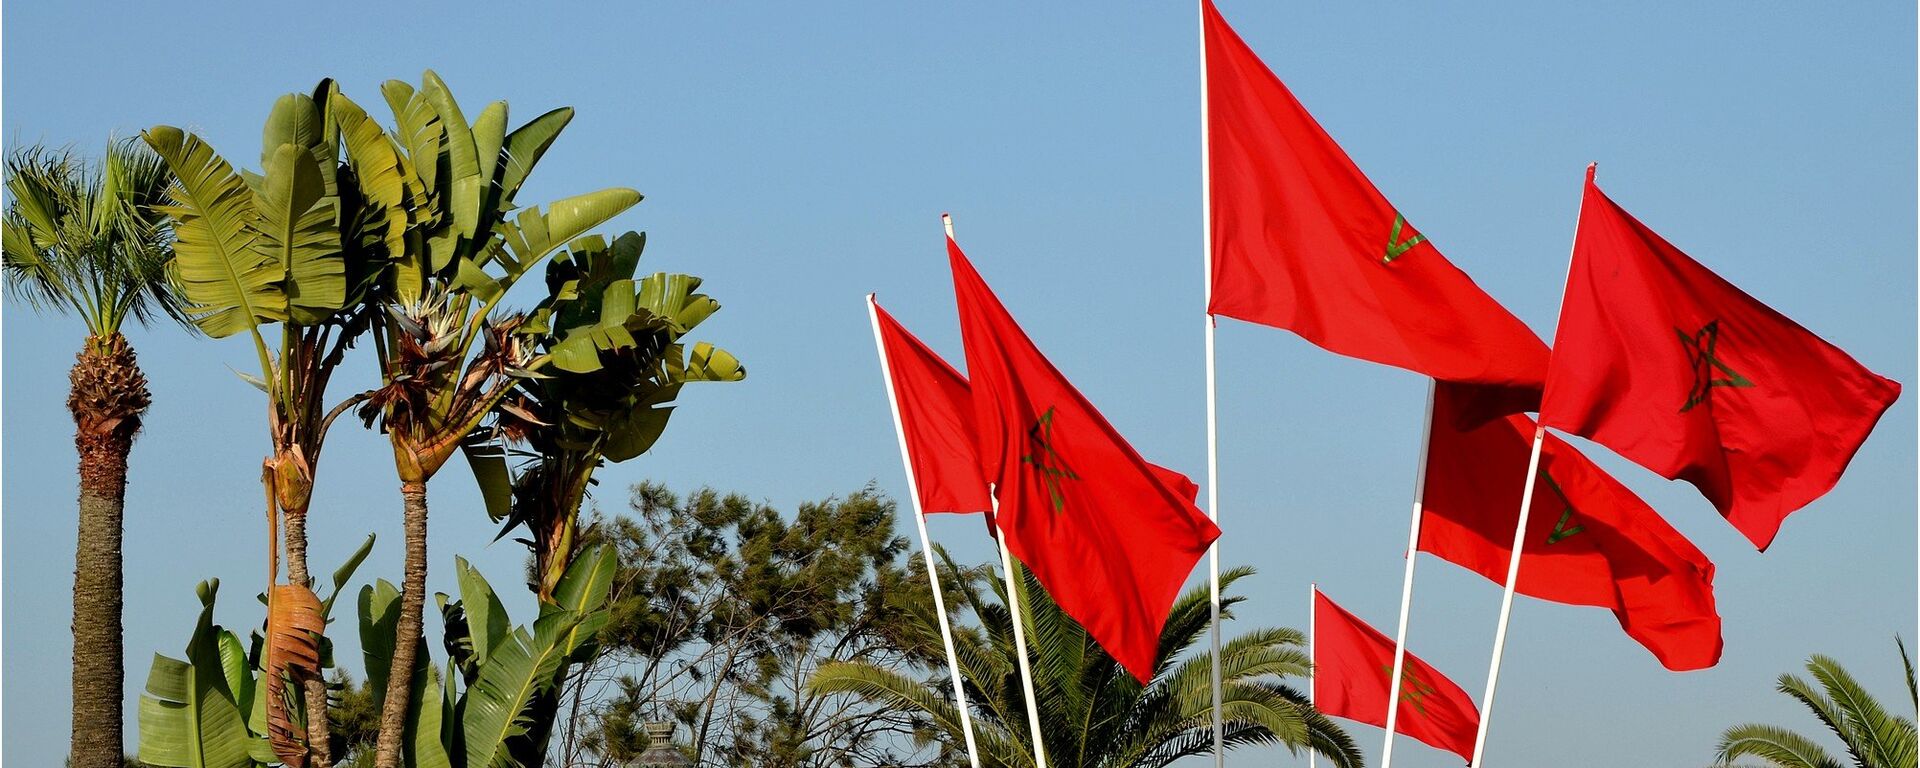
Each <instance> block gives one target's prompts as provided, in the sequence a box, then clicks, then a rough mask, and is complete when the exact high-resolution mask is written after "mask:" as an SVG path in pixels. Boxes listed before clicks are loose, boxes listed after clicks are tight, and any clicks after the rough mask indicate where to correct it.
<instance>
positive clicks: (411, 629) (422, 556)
mask: <svg viewBox="0 0 1920 768" xmlns="http://www.w3.org/2000/svg"><path fill="white" fill-rule="evenodd" d="M400 497H401V501H402V505H403V507H404V512H405V514H406V531H405V533H406V539H407V542H406V546H407V557H406V578H405V579H404V580H403V581H402V582H401V586H400V620H399V626H398V627H397V628H396V629H395V630H394V642H393V664H392V667H391V668H390V669H389V670H388V672H387V693H386V700H385V702H383V704H382V706H381V709H380V741H379V743H378V745H377V747H376V748H375V751H374V763H373V764H374V766H375V768H398V766H399V765H400V743H401V739H402V738H403V736H404V735H405V731H406V725H407V703H408V702H407V699H408V698H409V696H410V695H411V694H412V693H413V667H414V660H415V659H416V658H418V654H419V650H420V612H421V610H422V608H423V607H424V605H425V603H426V601H425V599H424V598H425V595H426V591H427V484H426V483H425V482H424V481H415V480H408V481H403V482H401V483H400Z"/></svg>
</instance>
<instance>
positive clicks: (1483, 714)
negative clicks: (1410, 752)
mask: <svg viewBox="0 0 1920 768" xmlns="http://www.w3.org/2000/svg"><path fill="white" fill-rule="evenodd" d="M1546 436H1547V428H1546V427H1542V426H1539V425H1535V426H1534V428H1533V453H1532V455H1530V456H1528V457H1527V486H1526V490H1524V491H1522V492H1521V493H1520V522H1519V523H1518V524H1517V525H1515V526H1514V528H1513V557H1512V558H1510V559H1509V560H1508V561H1507V588H1506V590H1505V591H1504V592H1502V593H1501V595H1500V625H1499V628H1498V629H1496V630H1494V632H1493V662H1492V663H1491V664H1489V665H1488V667H1487V693H1486V695H1485V696H1483V697H1481V699H1480V728H1479V730H1478V731H1476V732H1475V733H1474V734H1473V762H1472V763H1471V764H1470V766H1471V768H1480V759H1481V758H1482V757H1483V756H1484V755H1485V752H1486V747H1487V723H1488V722H1490V721H1492V719H1493V718H1492V715H1493V689H1494V687H1495V686H1497V685H1498V684H1499V682H1500V654H1501V652H1502V651H1505V650H1506V648H1507V618H1508V617H1509V616H1511V615H1512V613H1513V585H1514V583H1515V582H1517V581H1519V579H1520V548H1521V547H1522V546H1524V545H1525V544H1526V542H1527V512H1528V511H1530V510H1532V509H1533V485H1534V480H1535V479H1536V478H1538V477H1539V474H1540V444H1541V443H1542V442H1544V441H1545V439H1546Z"/></svg>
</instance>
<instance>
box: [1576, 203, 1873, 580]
mask: <svg viewBox="0 0 1920 768" xmlns="http://www.w3.org/2000/svg"><path fill="white" fill-rule="evenodd" d="M1554 348H1555V349H1557V350H1559V353H1558V354H1555V355H1554V356H1553V361H1552V366H1551V368H1552V369H1551V371H1550V372H1549V374H1548V377H1547V389H1546V395H1545V401H1544V402H1543V403H1542V405H1541V408H1540V420H1541V421H1542V422H1543V423H1545V424H1546V425H1547V426H1550V427H1554V428H1556V429H1562V430H1565V431H1568V432H1572V433H1574V434H1577V435H1583V436H1585V437H1588V438H1591V439H1593V440H1594V441H1595V442H1598V443H1601V444H1603V445H1606V446H1607V447H1609V448H1612V449H1613V450H1615V451H1618V452H1619V453H1620V455H1622V456H1625V457H1627V458H1629V459H1632V460H1633V461H1635V462H1638V463H1639V464H1640V465H1641V466H1644V467H1646V468H1647V469H1651V470H1653V471H1654V472H1658V473H1660V474H1661V475H1662V476H1664V477H1667V478H1669V479H1677V480H1685V481H1687V482H1689V483H1692V484H1694V485H1695V486H1697V487H1698V488H1699V489H1700V492H1701V493H1702V494H1705V495H1706V497H1707V499H1708V500H1709V501H1711V502H1713V506H1714V507H1715V508H1716V509H1718V510H1720V514H1721V515H1723V516H1725V517H1726V518H1727V522H1729V523H1732V524H1733V527H1735V528H1738V529H1740V532H1741V533H1743V534H1746V536H1747V538H1748V539H1749V540H1751V541H1752V542H1753V544H1754V546H1756V547H1759V548H1760V549H1761V550H1763V551H1764V550H1765V549H1766V548H1767V545H1768V544H1770V543H1772V542H1773V537H1774V534H1776V533H1778V532H1779V530H1780V523H1781V522H1782V521H1783V520H1785V519H1786V517H1787V515H1788V514H1790V513H1792V512H1793V511H1795V510H1797V509H1799V508H1801V507H1804V506H1806V505H1807V504H1808V503H1810V502H1812V501H1813V500H1814V499H1817V498H1819V497H1820V496H1821V495H1822V494H1825V493H1826V492H1827V491H1828V490H1831V489H1832V488H1833V486H1834V484H1835V483H1837V482H1839V480H1840V473H1841V472H1842V471H1844V470H1845V469H1846V468H1847V463H1848V462H1849V461H1851V460H1852V459H1853V454H1854V452H1855V451H1857V450H1859V449H1860V444H1861V443H1862V442H1863V441H1865V440H1866V439H1867V434H1868V433H1870V432H1872V431H1873V425H1874V423H1875V422H1877V421H1879V420H1880V415H1881V414H1882V413H1885V412H1886V410H1887V407H1888V406H1890V405H1892V404H1893V401H1894V400H1895V399H1896V398H1898V397H1899V396H1900V385H1899V384H1896V383H1894V382H1893V381H1890V380H1888V379H1886V378H1883V377H1881V376H1879V375H1878V374H1875V373H1874V372H1872V371H1869V370H1867V369H1866V368H1865V367H1862V366H1861V365H1860V364H1859V363H1857V362H1854V360H1853V358H1851V357H1848V356H1847V353H1845V352H1842V351H1841V350H1840V349H1839V348H1838V347H1835V346H1833V345H1832V344H1828V343H1827V342H1826V341H1824V340H1822V339H1821V338H1820V337H1818V336H1815V335H1813V334H1812V333H1810V332H1808V331H1807V330H1806V329H1805V328H1802V327H1800V326H1799V325H1798V324H1796V323H1794V322H1793V321H1792V320H1789V319H1787V318H1786V317H1785V316H1783V315H1781V314H1780V313H1778V312H1775V311H1774V310H1773V309H1772V308H1770V307H1768V306H1767V305H1765V304H1762V303H1760V302H1758V301H1755V300H1754V299H1753V297H1751V296H1748V295H1747V294H1745V293H1743V292H1741V290H1740V289H1739V288H1735V287H1734V286H1733V284H1732V283H1729V282H1727V281H1726V280H1725V279H1723V278H1721V277H1720V276H1719V275H1716V274H1714V273H1713V272H1711V271H1709V270H1708V269H1707V268H1706V267H1703V266H1701V265H1700V264H1699V263H1698V262H1695V261H1694V260H1693V259H1691V258H1688V257H1687V255H1686V254H1684V253H1681V252H1680V250H1679V249H1678V248H1675V247H1673V245H1672V244H1671V243H1668V242H1667V241H1666V240H1664V239H1662V238H1661V237H1660V236H1659V235H1658V234H1655V233H1654V232H1653V230H1651V229H1648V228H1647V227H1646V225H1644V224H1641V223H1640V222H1639V221H1638V220H1637V219H1635V218H1633V217H1632V216H1631V215H1628V214H1627V212H1626V211H1624V210H1622V209H1621V208H1620V206H1618V205H1615V204H1614V202H1613V201H1612V200H1609V199H1607V196H1606V195H1604V194H1601V192H1600V188H1599V187H1597V186H1594V183H1593V170H1592V169H1591V168H1589V169H1588V170H1587V185H1586V194H1585V196H1584V197H1583V198H1582V200H1581V203H1580V227H1579V232H1578V234H1577V235H1576V236H1575V237H1574V244H1573V264H1572V266H1571V268H1570V269H1569V270H1568V277H1567V291H1566V296H1565V298H1563V299H1562V301H1561V305H1560V326H1559V329H1558V331H1557V332H1556V335H1555V337H1554Z"/></svg>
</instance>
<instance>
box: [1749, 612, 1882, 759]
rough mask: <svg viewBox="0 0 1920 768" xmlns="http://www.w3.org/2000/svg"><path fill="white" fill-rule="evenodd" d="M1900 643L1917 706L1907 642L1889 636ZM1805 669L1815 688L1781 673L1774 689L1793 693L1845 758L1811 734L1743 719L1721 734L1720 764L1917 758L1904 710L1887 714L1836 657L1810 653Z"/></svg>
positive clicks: (1800, 679)
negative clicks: (1837, 739)
mask: <svg viewBox="0 0 1920 768" xmlns="http://www.w3.org/2000/svg"><path fill="white" fill-rule="evenodd" d="M1894 645H1896V646H1898V647H1899V648H1900V663H1901V665H1902V666H1903V667H1904V668H1905V669H1906V673H1907V696H1908V698H1909V701H1908V703H1909V705H1910V706H1920V695H1915V688H1914V679H1913V659H1912V658H1911V657H1909V656H1908V655H1907V645H1906V643H1905V642H1903V641H1901V640H1900V639H1899V638H1897V637H1896V638H1894ZM1807 671H1808V672H1810V673H1812V674H1813V679H1814V680H1816V681H1819V683H1820V687H1819V688H1815V687H1814V686H1813V685H1812V684H1811V683H1808V682H1807V680H1806V679H1805V678H1802V677H1800V676H1799V675H1781V676H1780V682H1779V685H1778V686H1777V689H1778V690H1779V691H1780V692H1781V693H1784V694H1786V695H1788V696H1792V697H1793V698H1794V699H1795V700H1797V701H1799V702H1800V703H1801V704H1804V705H1806V707H1807V709H1811V710H1813V714H1814V715H1815V716H1817V717H1819V718H1820V722H1821V723H1822V724H1824V725H1826V726H1827V730H1829V731H1832V732H1833V734H1834V735H1835V736H1838V737H1840V742H1841V743H1842V744H1845V745H1846V747H1847V757H1848V758H1849V760H1850V761H1851V762H1850V763H1842V762H1840V761H1839V760H1836V759H1834V758H1833V756H1832V755H1830V754H1828V753H1827V750H1826V749H1825V748H1823V747H1821V746H1820V745H1819V744H1818V743H1815V742H1814V740H1813V739H1811V738H1808V737H1806V736H1803V735H1801V734H1799V733H1796V732H1794V731H1790V730H1787V729H1785V728H1781V727H1779V726H1773V725H1761V724H1757V723H1748V724H1746V725H1737V726H1734V727H1732V728H1728V729H1727V731H1726V733H1723V734H1721V736H1720V764H1721V765H1732V764H1733V762H1734V761H1735V760H1739V759H1740V758H1743V757H1756V758H1759V759H1762V760H1765V761H1767V763H1768V764H1771V765H1777V766H1781V768H1844V766H1846V765H1853V766H1855V768H1913V766H1914V764H1915V762H1916V760H1920V749H1916V743H1915V742H1916V738H1915V732H1914V722H1913V721H1912V720H1910V719H1908V718H1907V717H1906V716H1904V715H1896V714H1892V713H1889V712H1888V711H1887V710H1886V708H1885V707H1883V706H1881V705H1880V702H1879V701H1877V700H1875V699H1874V698H1873V696H1872V695H1870V694H1868V693H1867V692H1866V689H1864V688H1861V687H1860V683H1859V682H1858V681H1856V680H1854V678H1853V675H1850V674H1848V673H1847V670H1846V668H1845V667H1842V666H1840V662H1838V661H1834V660H1833V659H1832V658H1830V657H1827V656H1822V655H1819V654H1815V655H1814V656H1813V657H1812V658H1810V659H1808V660H1807Z"/></svg>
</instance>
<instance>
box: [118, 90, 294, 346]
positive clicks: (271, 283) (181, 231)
mask: <svg viewBox="0 0 1920 768" xmlns="http://www.w3.org/2000/svg"><path fill="white" fill-rule="evenodd" d="M142 137H143V138H145V139H146V141H147V144H148V145H149V146H151V147H153V150H154V151H155V152H157V153H158V154H159V155H160V156H161V157H162V158H164V159H165V160H166V161H167V165H168V166H169V167H171V168H172V169H173V173H174V175H175V177H176V181H175V182H174V187H173V191H172V197H173V204H172V205H168V206H164V207H162V208H161V210H162V211H164V212H165V213H166V214H167V215H169V216H172V217H173V219H174V238H175V241H174V246H173V247H174V260H173V264H174V270H175V275H176V276H177V278H178V279H177V283H178V284H179V286H180V290H181V292H182V294H184V296H185V299H186V312H187V314H188V316H190V317H191V318H193V322H194V324H195V325H198V326H199V327H200V329H201V330H202V331H205V332H206V334H207V335H209V336H214V337H226V336H231V335H233V334H236V333H240V332H242V331H253V330H256V329H257V328H258V327H259V326H260V325H261V324H264V323H270V322H277V321H281V320H285V319H287V297H286V294H285V292H284V290H283V283H284V280H285V275H286V270H285V266H284V264H282V263H281V262H279V261H276V260H275V259H274V258H273V257H272V256H270V255H268V254H267V253H265V252H264V250H263V249H261V248H259V247H258V241H259V239H260V237H261V234H260V231H259V228H258V226H257V220H258V216H257V214H256V213H255V211H254V208H253V198H252V193H251V191H250V190H249V189H248V188H247V185H246V182H244V181H242V180H241V178H240V175H239V174H237V173H235V172H234V170H233V166H232V165H229V164H228V163H227V161H226V160H223V159H221V158H220V156H219V155H217V154H215V153H214V151H213V148H212V147H209V146H207V144H206V143H205V142H203V141H201V140H200V138H199V137H197V136H194V135H192V134H188V133H186V132H184V131H181V130H180V129H178V128H173V127H170V126H158V127H155V128H153V129H152V130H149V131H147V132H146V133H144V134H142Z"/></svg>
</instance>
